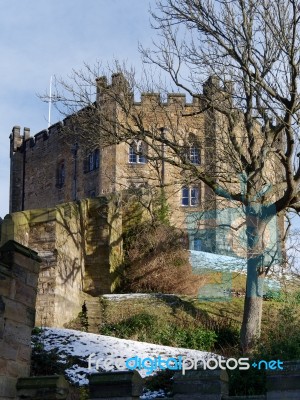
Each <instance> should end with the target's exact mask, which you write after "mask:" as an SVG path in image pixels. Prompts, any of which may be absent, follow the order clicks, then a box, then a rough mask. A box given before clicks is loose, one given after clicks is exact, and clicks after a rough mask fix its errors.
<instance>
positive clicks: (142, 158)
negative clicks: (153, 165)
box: [138, 142, 147, 164]
mask: <svg viewBox="0 0 300 400" xmlns="http://www.w3.org/2000/svg"><path fill="white" fill-rule="evenodd" d="M138 153H139V154H138V162H139V163H140V164H146V162H147V160H146V151H145V145H144V143H142V142H140V143H139V145H138Z"/></svg>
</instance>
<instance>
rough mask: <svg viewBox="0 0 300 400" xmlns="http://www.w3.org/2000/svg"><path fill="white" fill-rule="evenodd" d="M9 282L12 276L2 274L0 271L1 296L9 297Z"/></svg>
mask: <svg viewBox="0 0 300 400" xmlns="http://www.w3.org/2000/svg"><path fill="white" fill-rule="evenodd" d="M11 282H12V278H11V277H9V276H6V275H4V274H3V273H1V271H0V293H1V295H2V296H5V297H9V295H10V290H11V289H10V286H11ZM0 312H1V311H0Z"/></svg>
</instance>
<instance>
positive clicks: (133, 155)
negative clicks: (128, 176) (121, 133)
mask: <svg viewBox="0 0 300 400" xmlns="http://www.w3.org/2000/svg"><path fill="white" fill-rule="evenodd" d="M129 162H130V163H131V164H136V163H137V154H136V146H135V145H134V144H132V145H130V146H129Z"/></svg>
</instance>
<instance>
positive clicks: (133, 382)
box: [89, 371, 143, 400]
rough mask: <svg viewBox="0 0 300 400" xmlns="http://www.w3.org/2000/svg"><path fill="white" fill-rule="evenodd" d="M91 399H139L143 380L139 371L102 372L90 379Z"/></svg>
mask: <svg viewBox="0 0 300 400" xmlns="http://www.w3.org/2000/svg"><path fill="white" fill-rule="evenodd" d="M89 385H90V386H89V387H90V399H92V400H93V399H102V400H103V399H117V398H120V399H122V400H124V399H127V398H128V399H130V400H133V399H135V398H136V399H139V397H140V396H141V394H142V390H143V379H142V377H141V376H140V374H139V373H138V372H137V371H117V372H102V373H98V374H93V375H91V376H90V377H89Z"/></svg>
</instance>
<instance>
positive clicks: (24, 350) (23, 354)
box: [17, 344, 31, 363]
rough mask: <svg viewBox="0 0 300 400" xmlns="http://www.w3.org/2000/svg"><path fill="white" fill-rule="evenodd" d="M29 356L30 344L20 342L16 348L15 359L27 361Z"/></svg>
mask: <svg viewBox="0 0 300 400" xmlns="http://www.w3.org/2000/svg"><path fill="white" fill-rule="evenodd" d="M30 356H31V346H30V345H29V344H28V345H23V344H20V345H19V348H18V354H17V359H18V360H19V361H26V362H28V363H29V361H30Z"/></svg>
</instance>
